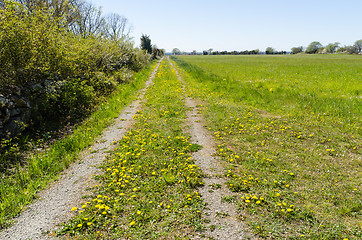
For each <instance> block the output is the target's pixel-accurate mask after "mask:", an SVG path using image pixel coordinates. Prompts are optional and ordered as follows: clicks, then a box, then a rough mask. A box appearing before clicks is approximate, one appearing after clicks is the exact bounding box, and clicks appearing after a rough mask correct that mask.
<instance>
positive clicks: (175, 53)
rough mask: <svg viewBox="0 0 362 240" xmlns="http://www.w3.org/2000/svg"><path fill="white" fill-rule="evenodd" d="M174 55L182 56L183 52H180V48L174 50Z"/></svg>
mask: <svg viewBox="0 0 362 240" xmlns="http://www.w3.org/2000/svg"><path fill="white" fill-rule="evenodd" d="M172 54H173V55H180V54H181V51H180V49H178V48H174V49H172Z"/></svg>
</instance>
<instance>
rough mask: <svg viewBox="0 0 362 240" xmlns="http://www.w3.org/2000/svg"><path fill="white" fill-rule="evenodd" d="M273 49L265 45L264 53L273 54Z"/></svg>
mask: <svg viewBox="0 0 362 240" xmlns="http://www.w3.org/2000/svg"><path fill="white" fill-rule="evenodd" d="M274 52H275V49H274V48H272V47H267V48H266V50H265V54H274Z"/></svg>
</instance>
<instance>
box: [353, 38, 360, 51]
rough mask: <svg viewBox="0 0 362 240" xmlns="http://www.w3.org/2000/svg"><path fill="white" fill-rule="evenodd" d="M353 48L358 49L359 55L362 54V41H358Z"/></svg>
mask: <svg viewBox="0 0 362 240" xmlns="http://www.w3.org/2000/svg"><path fill="white" fill-rule="evenodd" d="M353 47H355V48H356V52H357V53H360V52H362V39H361V40H357V41H356V42H355V43H354V45H353Z"/></svg>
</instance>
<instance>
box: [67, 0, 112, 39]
mask: <svg viewBox="0 0 362 240" xmlns="http://www.w3.org/2000/svg"><path fill="white" fill-rule="evenodd" d="M77 10H78V17H77V18H76V19H75V21H74V23H73V24H72V25H71V26H70V27H71V29H72V30H73V32H74V33H75V34H78V35H80V36H82V37H84V38H87V37H90V36H100V35H102V34H104V31H105V22H106V21H105V18H104V17H103V16H102V11H101V8H96V7H95V6H94V5H93V4H92V3H88V2H83V3H82V4H80V5H79V6H78V9H77Z"/></svg>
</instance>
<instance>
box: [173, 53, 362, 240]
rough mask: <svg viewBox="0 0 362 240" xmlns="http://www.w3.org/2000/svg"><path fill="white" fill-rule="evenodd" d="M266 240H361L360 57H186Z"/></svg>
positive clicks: (246, 206) (187, 76)
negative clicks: (301, 239)
mask: <svg viewBox="0 0 362 240" xmlns="http://www.w3.org/2000/svg"><path fill="white" fill-rule="evenodd" d="M174 60H175V61H176V63H177V64H178V65H179V67H180V70H181V69H182V71H181V72H182V73H183V78H184V80H185V81H186V83H187V84H186V85H187V92H188V94H189V95H190V96H191V97H194V98H199V99H200V100H201V101H203V103H202V104H200V105H199V108H200V109H199V110H200V111H202V112H203V113H204V116H205V118H206V121H207V125H208V127H209V129H210V130H211V131H212V132H214V135H215V138H216V140H217V143H218V151H217V155H219V156H220V157H221V158H222V159H223V160H225V162H226V163H229V165H228V170H227V171H226V172H225V177H227V178H228V186H229V188H230V189H231V190H232V191H233V192H235V193H237V197H235V196H230V198H229V200H230V201H231V202H235V204H236V205H237V206H238V207H239V208H240V210H241V211H242V212H243V213H244V219H245V220H246V222H247V223H248V224H249V226H250V227H251V228H252V229H253V231H254V232H255V233H256V234H257V235H258V236H259V237H261V238H276V239H280V238H289V239H299V238H304V237H305V238H307V239H344V238H346V239H360V238H361V237H362V233H361V223H362V217H361V208H362V203H361V199H362V196H361V183H362V181H361V177H362V176H361V142H362V141H361V129H360V126H361V113H362V111H361V110H362V98H361V91H362V74H361V73H362V58H361V57H360V56H345V55H340V56H339V55H334V56H307V55H301V56H277V57H275V56H182V57H181V56H180V57H177V59H176V58H175V59H174Z"/></svg>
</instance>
